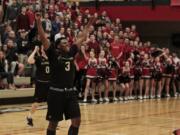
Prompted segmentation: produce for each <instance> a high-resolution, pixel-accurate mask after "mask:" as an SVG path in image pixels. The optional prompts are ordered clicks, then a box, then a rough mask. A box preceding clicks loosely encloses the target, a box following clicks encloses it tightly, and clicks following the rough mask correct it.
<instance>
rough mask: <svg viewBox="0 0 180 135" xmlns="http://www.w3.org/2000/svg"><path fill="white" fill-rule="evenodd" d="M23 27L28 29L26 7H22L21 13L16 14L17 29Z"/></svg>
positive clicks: (28, 22)
mask: <svg viewBox="0 0 180 135" xmlns="http://www.w3.org/2000/svg"><path fill="white" fill-rule="evenodd" d="M20 29H24V30H26V31H28V30H29V29H30V21H29V17H28V15H27V14H26V7H22V9H21V13H20V14H19V15H18V16H17V30H20Z"/></svg>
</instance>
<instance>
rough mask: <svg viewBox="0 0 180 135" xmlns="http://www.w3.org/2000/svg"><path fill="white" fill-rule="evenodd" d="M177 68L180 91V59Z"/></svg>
mask: <svg viewBox="0 0 180 135" xmlns="http://www.w3.org/2000/svg"><path fill="white" fill-rule="evenodd" d="M177 68H178V69H177V82H178V92H180V61H179V62H178V63H177Z"/></svg>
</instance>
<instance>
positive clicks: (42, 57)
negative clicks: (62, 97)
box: [27, 46, 50, 126]
mask: <svg viewBox="0 0 180 135" xmlns="http://www.w3.org/2000/svg"><path fill="white" fill-rule="evenodd" d="M28 63H29V64H35V65H36V82H35V94H34V103H33V104H32V107H31V110H30V112H29V115H28V116H27V124H28V125H30V126H33V119H32V115H33V114H34V113H35V111H36V109H37V107H38V103H40V102H44V101H46V99H47V94H48V90H49V78H50V69H49V61H48V57H47V56H46V53H45V51H44V49H43V46H41V47H40V48H39V46H36V47H35V49H34V51H33V52H32V53H31V55H30V56H29V58H28Z"/></svg>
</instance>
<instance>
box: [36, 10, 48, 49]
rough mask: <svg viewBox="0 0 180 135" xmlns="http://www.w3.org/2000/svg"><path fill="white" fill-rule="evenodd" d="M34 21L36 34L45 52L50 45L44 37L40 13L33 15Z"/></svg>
mask: <svg viewBox="0 0 180 135" xmlns="http://www.w3.org/2000/svg"><path fill="white" fill-rule="evenodd" d="M35 19H36V24H37V29H38V34H39V36H40V39H41V42H42V45H43V46H44V49H45V50H47V49H48V48H49V46H50V43H49V40H48V38H47V37H46V33H45V32H44V29H43V27H42V21H41V15H40V13H36V14H35Z"/></svg>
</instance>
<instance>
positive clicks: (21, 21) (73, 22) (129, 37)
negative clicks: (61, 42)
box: [0, 0, 179, 98]
mask: <svg viewBox="0 0 180 135" xmlns="http://www.w3.org/2000/svg"><path fill="white" fill-rule="evenodd" d="M3 9H4V11H5V12H4V14H3V17H2V23H1V26H0V27H1V52H0V59H1V60H0V62H1V63H0V70H1V71H0V72H1V73H3V74H4V73H6V77H7V78H12V77H11V76H12V75H13V76H25V75H26V73H25V69H26V67H27V66H28V64H27V57H28V55H29V54H30V53H31V51H32V50H33V48H34V41H35V40H36V39H37V35H36V33H37V29H36V24H35V17H34V16H35V12H37V11H40V12H41V13H42V16H43V18H42V26H43V29H44V31H45V32H46V33H47V36H48V38H49V39H50V41H51V42H52V43H53V42H55V41H56V40H57V39H58V38H61V37H66V38H67V39H68V42H69V44H70V45H72V43H73V41H75V40H76V36H77V34H78V33H79V32H81V31H82V30H83V28H84V26H85V25H86V24H87V22H88V20H89V18H90V17H92V16H94V17H95V18H96V22H95V23H94V25H93V26H91V28H90V33H89V36H88V38H87V40H86V41H85V42H84V43H83V45H84V47H85V52H86V53H87V56H89V52H91V51H92V50H93V52H94V54H95V57H96V58H98V57H99V54H100V52H101V51H102V50H103V51H104V52H105V55H106V56H108V55H112V56H113V57H114V58H115V59H116V60H117V61H118V63H119V65H120V67H121V66H122V67H123V65H124V63H125V62H126V61H128V60H130V61H132V63H133V62H134V61H135V56H136V53H138V54H139V55H138V56H139V57H141V56H143V57H145V55H146V54H147V55H148V59H149V60H152V58H151V54H153V53H152V52H154V55H156V51H157V50H161V52H162V53H163V54H165V55H164V56H163V57H165V58H164V61H163V62H162V63H164V62H165V61H166V59H169V58H170V59H171V63H175V64H176V65H178V62H179V58H178V57H177V56H176V54H173V55H172V54H171V53H170V52H169V49H168V48H162V49H159V48H155V47H153V46H152V45H151V42H150V41H146V42H142V40H141V38H140V33H138V31H137V30H136V25H134V24H132V25H131V26H129V27H126V28H124V27H123V26H122V23H121V20H120V18H116V19H115V20H111V18H110V17H109V16H108V13H107V12H106V11H103V12H102V13H100V14H99V13H97V12H95V13H93V14H91V13H90V11H89V10H88V9H86V10H85V11H82V10H81V9H80V8H79V3H78V2H62V1H61V0H42V1H40V0H21V2H20V1H18V0H12V1H11V3H10V4H9V2H8V0H4V1H3ZM116 46H117V47H118V49H116ZM113 47H114V50H115V51H112V50H113ZM1 53H2V54H1ZM1 55H2V56H1ZM167 57H168V58H167ZM130 63H131V62H130ZM132 63H131V65H134V64H132ZM6 65H7V66H6ZM31 66H32V69H35V68H34V67H33V65H31ZM5 67H6V68H5ZM76 68H77V69H78V70H79V68H80V67H78V66H76ZM83 68H84V67H83ZM32 73H34V72H32ZM1 77H2V76H1ZM31 77H32V78H33V75H32V74H31ZM145 82H146V81H145ZM8 83H9V84H10V86H13V79H8ZM32 83H33V81H32ZM146 83H147V82H146ZM166 84H167V85H170V84H169V83H167V81H166ZM146 85H147V86H149V87H148V88H149V90H150V83H149V84H146ZM167 85H166V88H167V91H166V92H167V93H166V94H167V96H169V86H167ZM133 86H134V85H131V89H132V88H133ZM173 86H174V87H176V85H173ZM10 88H12V87H10ZM178 88H179V87H177V89H178ZM177 89H176V90H177ZM149 90H148V91H149ZM148 91H147V92H148ZM175 94H176V91H175ZM115 96H116V95H115ZM140 96H142V93H140ZM146 96H148V94H147V95H146ZM140 98H142V97H140Z"/></svg>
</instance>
